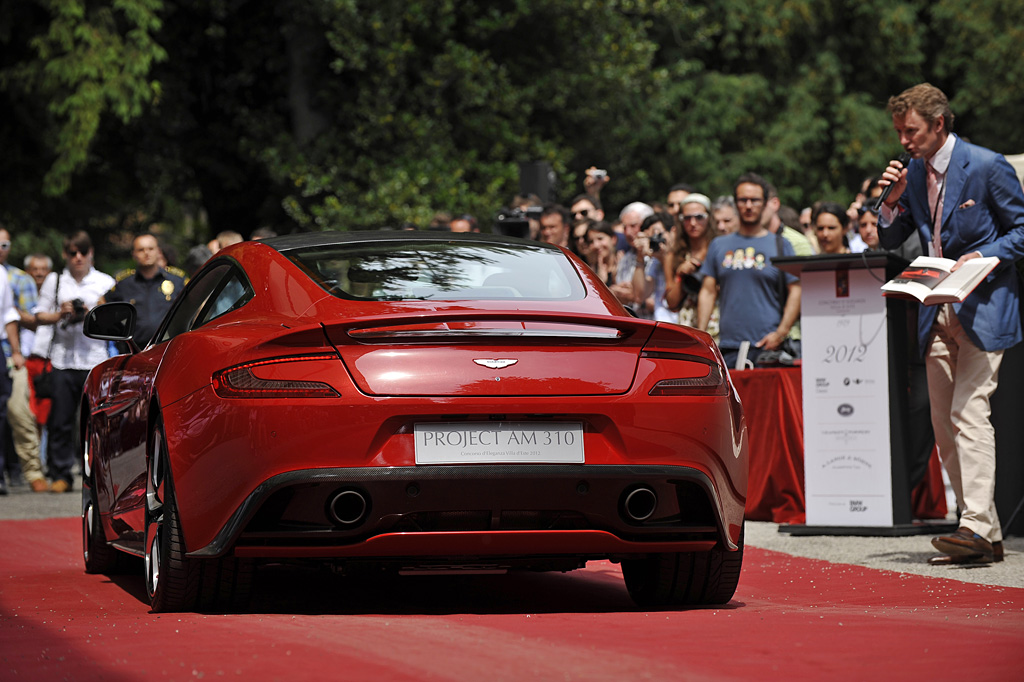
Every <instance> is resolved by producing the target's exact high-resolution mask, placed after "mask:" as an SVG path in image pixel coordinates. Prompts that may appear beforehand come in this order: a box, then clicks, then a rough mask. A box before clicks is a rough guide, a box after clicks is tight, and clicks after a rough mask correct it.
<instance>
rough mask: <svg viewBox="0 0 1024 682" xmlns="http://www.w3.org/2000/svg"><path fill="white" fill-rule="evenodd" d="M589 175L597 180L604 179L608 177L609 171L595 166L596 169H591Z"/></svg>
mask: <svg viewBox="0 0 1024 682" xmlns="http://www.w3.org/2000/svg"><path fill="white" fill-rule="evenodd" d="M589 175H590V177H592V178H594V179H595V180H604V179H605V178H607V177H608V171H606V170H605V169H603V168H595V169H594V170H592V171H590V173H589Z"/></svg>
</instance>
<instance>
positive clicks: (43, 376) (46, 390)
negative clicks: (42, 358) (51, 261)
mask: <svg viewBox="0 0 1024 682" xmlns="http://www.w3.org/2000/svg"><path fill="white" fill-rule="evenodd" d="M60 275H61V273H59V272H58V273H57V290H56V291H54V293H53V300H54V303H56V302H57V296H58V295H59V294H60ZM56 340H57V334H56V333H54V334H53V336H51V337H50V347H49V348H48V349H47V351H46V365H45V366H44V367H43V371H41V372H40V373H39V374H37V375H35V376H34V377H32V389H33V391H34V392H35V394H36V400H49V399H50V398H52V397H53V363H52V362H50V356H51V355H53V342H54V341H56Z"/></svg>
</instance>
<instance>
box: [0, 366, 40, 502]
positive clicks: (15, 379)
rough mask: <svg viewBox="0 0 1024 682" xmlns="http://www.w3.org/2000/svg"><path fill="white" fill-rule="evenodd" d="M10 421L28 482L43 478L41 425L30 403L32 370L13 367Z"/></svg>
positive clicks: (8, 417) (15, 444) (8, 400)
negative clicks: (40, 451) (29, 388)
mask: <svg viewBox="0 0 1024 682" xmlns="http://www.w3.org/2000/svg"><path fill="white" fill-rule="evenodd" d="M7 423H8V424H9V425H10V427H11V438H12V439H13V440H14V451H15V452H17V453H18V459H19V460H20V461H21V474H22V476H24V477H25V481H26V482H27V483H31V482H32V481H37V480H42V479H43V478H45V476H44V475H43V466H42V462H40V460H39V426H38V424H37V423H36V416H35V414H33V413H32V408H31V407H29V404H28V370H27V369H25V368H24V367H22V368H21V369H13V368H12V369H11V397H10V398H8V399H7Z"/></svg>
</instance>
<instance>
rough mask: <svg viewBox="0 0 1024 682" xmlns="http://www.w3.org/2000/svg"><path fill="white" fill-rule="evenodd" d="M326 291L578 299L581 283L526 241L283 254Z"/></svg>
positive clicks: (395, 297) (557, 256) (394, 297)
mask: <svg viewBox="0 0 1024 682" xmlns="http://www.w3.org/2000/svg"><path fill="white" fill-rule="evenodd" d="M286 255H287V256H288V257H289V258H291V259H292V260H293V261H294V262H296V263H297V264H298V265H299V266H300V267H301V268H303V269H304V270H305V271H306V272H307V273H308V274H309V276H310V277H311V278H313V279H314V280H315V281H316V282H317V283H318V284H319V285H320V286H322V287H323V288H324V289H326V290H327V291H328V292H330V293H332V294H334V295H335V296H338V297H340V298H349V299H356V300H364V301H426V300H429V301H465V300H482V299H488V300H512V299H532V300H576V299H581V298H583V295H584V288H583V284H582V282H580V279H579V276H578V275H577V273H576V270H575V269H574V268H573V266H572V264H571V263H570V262H569V260H568V259H567V258H566V257H565V256H564V255H563V254H562V253H561V252H560V251H557V250H555V249H550V248H547V247H542V246H534V245H530V244H493V243H487V242H448V241H437V242H432V241H416V242H405V243H403V242H396V241H386V242H380V243H375V244H366V243H355V244H334V245H329V246H317V247H310V248H308V249H301V248H300V249H294V250H289V251H288V252H287V254H286Z"/></svg>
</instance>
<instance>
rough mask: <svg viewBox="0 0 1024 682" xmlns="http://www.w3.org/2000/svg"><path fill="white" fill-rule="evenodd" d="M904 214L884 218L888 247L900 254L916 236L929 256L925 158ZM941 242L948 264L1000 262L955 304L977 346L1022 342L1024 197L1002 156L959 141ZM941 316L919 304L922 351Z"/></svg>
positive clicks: (912, 176) (916, 167)
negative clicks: (977, 258)
mask: <svg viewBox="0 0 1024 682" xmlns="http://www.w3.org/2000/svg"><path fill="white" fill-rule="evenodd" d="M897 210H898V214H897V215H896V216H895V217H894V219H893V221H892V225H887V224H886V223H885V220H884V219H882V218H881V217H880V219H879V225H878V226H879V228H880V229H879V240H880V241H881V243H882V246H884V247H885V248H888V249H891V248H896V247H898V246H899V245H900V244H901V243H903V241H904V240H905V239H907V238H908V237H909V236H910V235H911V234H913V233H914V232H917V234H918V236H919V237H920V239H921V246H922V247H923V249H924V253H928V244H929V243H930V242H931V240H932V226H931V211H932V208H931V207H930V206H928V185H927V178H926V170H925V161H924V160H922V159H914V160H912V161H911V162H910V166H909V170H908V171H907V189H906V190H905V191H904V192H903V196H901V197H900V202H899V205H898V207H897ZM941 238H942V255H943V257H944V258H951V259H953V260H956V259H958V258H960V256H962V255H964V254H965V253H972V252H974V251H978V252H980V253H981V255H982V256H986V257H987V256H995V257H997V258H998V259H999V265H998V266H997V267H996V269H995V270H993V271H992V272H991V273H989V275H988V277H986V278H985V281H983V282H982V283H981V284H979V285H978V288H977V289H975V290H974V291H973V292H971V294H970V295H969V296H968V297H967V298H966V299H964V302H963V303H956V304H954V305H953V310H954V311H955V312H956V316H957V318H958V319H959V320H960V324H961V325H962V326H963V328H964V331H965V332H966V333H967V335H968V336H969V337H970V339H971V341H973V342H974V343H975V345H977V346H978V347H979V348H981V349H982V350H986V351H996V350H1003V349H1006V348H1009V347H1010V346H1013V345H1015V344H1016V343H1018V342H1020V340H1021V327H1020V291H1019V289H1020V285H1019V282H1018V279H1019V277H1018V275H1017V271H1016V268H1015V267H1014V261H1016V260H1017V259H1019V258H1021V257H1024V191H1022V190H1021V183H1020V181H1019V180H1018V179H1017V175H1016V174H1015V173H1014V171H1013V167H1012V166H1010V164H1009V163H1007V161H1006V158H1004V157H1003V155H1002V154H996V153H995V152H993V151H991V150H989V149H985V148H984V147H979V146H977V145H973V144H970V143H968V142H964V141H963V140H961V139H960V138H956V143H955V144H954V145H953V156H952V159H951V160H950V162H949V168H948V169H947V171H946V193H945V197H944V199H943V203H942V232H941ZM937 313H938V306H934V305H932V306H925V305H923V306H920V314H919V315H918V329H917V332H918V340H919V341H920V346H919V347H920V348H921V349H922V352H923V351H924V350H925V349H927V348H928V340H929V338H928V337H929V334H930V331H931V328H932V324H933V323H934V322H935V316H936V314H937Z"/></svg>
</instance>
